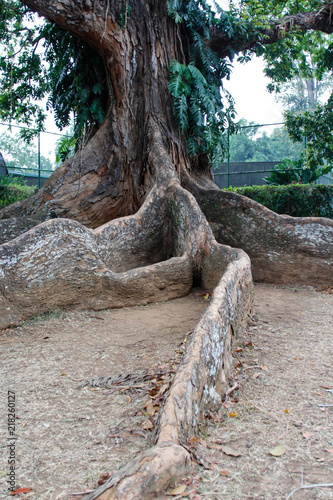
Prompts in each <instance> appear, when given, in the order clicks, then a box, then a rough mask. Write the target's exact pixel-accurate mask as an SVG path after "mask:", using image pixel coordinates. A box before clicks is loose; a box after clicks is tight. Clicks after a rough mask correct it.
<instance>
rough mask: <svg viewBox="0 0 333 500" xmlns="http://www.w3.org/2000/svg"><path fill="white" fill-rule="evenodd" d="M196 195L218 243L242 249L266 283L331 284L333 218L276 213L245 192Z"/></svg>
mask: <svg viewBox="0 0 333 500" xmlns="http://www.w3.org/2000/svg"><path fill="white" fill-rule="evenodd" d="M195 196H196V199H197V200H198V203H199V205H200V207H201V209H202V210H203V212H204V214H205V215H206V217H207V220H208V222H209V223H210V226H211V228H212V230H213V232H214V235H215V237H216V239H217V241H219V242H220V243H223V244H225V245H231V246H233V247H237V248H242V249H243V250H244V251H245V252H246V253H247V254H248V255H249V257H250V258H251V262H252V274H253V279H254V280H255V281H259V282H266V283H281V284H306V285H314V286H318V285H327V284H330V283H332V282H333V221H332V220H331V219H324V218H320V217H318V218H317V217H316V218H315V217H303V218H301V217H299V218H298V217H290V216H288V215H278V214H276V213H274V212H272V211H271V210H269V209H268V208H265V207H264V206H262V205H260V203H257V202H255V201H253V200H250V199H249V198H246V197H245V196H241V195H237V194H235V193H229V192H225V191H207V190H205V191H204V190H197V189H196V192H195Z"/></svg>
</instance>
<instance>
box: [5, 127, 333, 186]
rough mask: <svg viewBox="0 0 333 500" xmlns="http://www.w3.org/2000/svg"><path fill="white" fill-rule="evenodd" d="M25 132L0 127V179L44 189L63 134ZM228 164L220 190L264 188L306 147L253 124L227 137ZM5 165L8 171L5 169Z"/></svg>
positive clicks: (327, 180) (328, 178)
mask: <svg viewBox="0 0 333 500" xmlns="http://www.w3.org/2000/svg"><path fill="white" fill-rule="evenodd" d="M22 131H23V132H25V133H29V132H32V130H31V129H29V128H26V127H21V126H19V125H10V124H6V123H0V153H1V154H2V158H3V161H2V160H1V154H0V175H2V176H4V175H8V174H10V175H12V176H14V177H20V178H22V177H23V178H24V180H25V181H26V183H27V185H30V186H37V187H41V186H42V185H43V184H44V182H45V181H46V179H47V178H48V177H49V176H50V175H51V174H52V172H53V171H54V170H55V169H56V168H57V167H58V165H59V164H58V163H57V161H56V151H57V149H58V145H59V140H61V137H63V136H64V134H59V133H55V132H40V133H38V134H37V135H35V136H33V137H32V139H31V141H30V142H29V143H27V142H26V141H24V139H22ZM225 143H226V154H225V161H224V162H223V163H221V164H220V165H219V168H218V169H216V170H215V171H214V177H215V182H216V183H217V185H218V186H219V187H221V188H226V187H229V186H234V187H238V186H239V187H241V186H253V185H262V184H265V177H269V175H270V174H271V172H273V170H274V167H275V166H276V165H278V164H279V163H281V162H282V160H284V159H287V158H288V159H290V160H298V159H299V158H300V156H301V154H302V151H304V149H305V147H306V143H303V144H302V143H296V144H295V143H293V142H292V141H291V139H290V138H289V136H288V133H287V130H286V129H285V127H284V124H283V123H269V124H262V125H257V124H250V125H244V126H240V127H239V132H238V133H237V134H230V135H229V131H227V133H226V137H225ZM4 165H5V167H6V168H4ZM318 182H320V183H322V184H333V178H332V174H328V175H325V176H322V177H321V178H320V179H319V181H318Z"/></svg>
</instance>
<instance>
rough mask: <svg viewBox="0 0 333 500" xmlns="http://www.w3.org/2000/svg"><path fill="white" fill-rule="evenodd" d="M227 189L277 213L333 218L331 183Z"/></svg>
mask: <svg viewBox="0 0 333 500" xmlns="http://www.w3.org/2000/svg"><path fill="white" fill-rule="evenodd" d="M227 191H233V192H235V193H238V194H241V195H243V196H247V197H248V198H251V199H252V200H255V201H257V202H258V203H261V204H262V205H264V206H265V207H267V208H269V209H270V210H273V211H274V212H276V213H278V214H287V215H292V216H293V217H327V218H330V219H333V185H323V184H317V185H312V184H289V185H286V186H251V187H247V186H246V187H238V188H229V189H228V190H227Z"/></svg>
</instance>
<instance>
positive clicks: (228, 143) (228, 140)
mask: <svg viewBox="0 0 333 500" xmlns="http://www.w3.org/2000/svg"><path fill="white" fill-rule="evenodd" d="M227 147H228V163H227V168H228V187H230V127H229V126H228V129H227Z"/></svg>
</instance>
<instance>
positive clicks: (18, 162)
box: [0, 132, 55, 174]
mask: <svg viewBox="0 0 333 500" xmlns="http://www.w3.org/2000/svg"><path fill="white" fill-rule="evenodd" d="M0 151H1V153H2V155H3V157H4V158H5V161H6V164H7V167H8V166H10V167H15V169H16V170H20V169H24V170H29V172H30V173H34V174H36V169H38V150H37V146H36V144H34V143H31V142H30V143H27V142H26V141H25V140H24V139H23V138H22V137H21V135H20V134H13V133H10V132H5V133H2V134H1V136H0ZM40 165H41V169H42V170H50V171H51V172H52V171H53V170H54V169H55V165H54V164H52V162H51V160H50V158H47V157H45V156H44V155H41V156H40ZM31 169H32V170H31Z"/></svg>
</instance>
